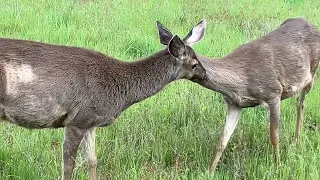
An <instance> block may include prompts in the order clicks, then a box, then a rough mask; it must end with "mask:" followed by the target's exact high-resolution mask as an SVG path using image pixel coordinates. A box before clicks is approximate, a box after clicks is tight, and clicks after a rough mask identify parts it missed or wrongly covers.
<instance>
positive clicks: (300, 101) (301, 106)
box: [295, 81, 313, 140]
mask: <svg viewBox="0 0 320 180" xmlns="http://www.w3.org/2000/svg"><path fill="white" fill-rule="evenodd" d="M312 86H313V81H312V82H310V83H309V84H308V85H307V86H306V87H304V88H303V89H302V91H301V92H300V95H299V97H298V102H297V125H296V136H295V138H296V140H299V137H300V134H301V129H302V126H303V114H304V113H303V112H304V99H305V97H306V95H307V94H308V92H309V91H310V90H311V88H312Z"/></svg>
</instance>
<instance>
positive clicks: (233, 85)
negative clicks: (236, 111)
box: [196, 56, 246, 99]
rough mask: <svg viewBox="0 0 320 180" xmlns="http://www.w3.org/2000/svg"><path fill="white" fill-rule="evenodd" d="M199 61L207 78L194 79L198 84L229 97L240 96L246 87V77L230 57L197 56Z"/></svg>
mask: <svg viewBox="0 0 320 180" xmlns="http://www.w3.org/2000/svg"><path fill="white" fill-rule="evenodd" d="M198 59H199V61H200V63H201V64H202V66H203V67H204V68H205V70H206V74H207V78H206V79H205V80H201V81H196V82H197V83H199V84H200V85H202V86H204V87H206V88H209V89H211V90H214V91H217V92H219V93H221V94H223V95H224V96H226V97H228V98H229V99H234V98H237V97H239V96H241V95H242V94H241V93H242V92H244V89H245V88H246V87H245V86H246V78H245V76H244V72H243V71H242V70H243V68H241V67H238V65H239V64H238V63H236V62H235V61H233V60H232V59H226V58H221V59H209V58H206V57H203V56H199V57H198Z"/></svg>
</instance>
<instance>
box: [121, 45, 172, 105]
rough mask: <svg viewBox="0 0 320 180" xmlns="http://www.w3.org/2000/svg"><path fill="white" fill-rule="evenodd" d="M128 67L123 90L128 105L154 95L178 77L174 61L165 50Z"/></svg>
mask: <svg viewBox="0 0 320 180" xmlns="http://www.w3.org/2000/svg"><path fill="white" fill-rule="evenodd" d="M128 65H129V68H128V69H129V71H128V72H127V73H126V78H127V79H128V81H126V82H128V83H127V84H126V88H125V89H126V91H127V92H126V93H127V95H128V96H127V98H129V99H127V101H128V102H129V103H130V104H131V103H136V102H139V101H141V100H143V99H146V98H148V97H150V96H152V95H154V94H156V93H157V92H159V91H160V90H161V89H163V88H164V87H165V86H166V85H167V84H169V83H170V82H172V81H174V80H176V79H177V76H178V70H177V67H176V65H175V61H174V59H173V58H172V57H171V56H170V54H169V52H168V51H167V50H163V51H160V52H158V53H155V54H153V55H151V56H150V57H147V58H145V59H142V60H139V61H137V62H133V63H129V64H128Z"/></svg>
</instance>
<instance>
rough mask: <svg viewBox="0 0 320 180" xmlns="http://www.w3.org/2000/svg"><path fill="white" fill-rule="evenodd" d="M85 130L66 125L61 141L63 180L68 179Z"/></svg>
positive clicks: (70, 176)
mask: <svg viewBox="0 0 320 180" xmlns="http://www.w3.org/2000/svg"><path fill="white" fill-rule="evenodd" d="M85 132H86V130H83V129H79V128H77V127H66V130H65V135H64V141H63V155H62V156H63V170H62V171H63V172H62V174H63V176H62V179H63V180H70V179H71V178H72V172H73V169H74V164H75V160H76V156H77V151H78V148H79V145H80V142H81V140H82V139H83V136H84V134H85Z"/></svg>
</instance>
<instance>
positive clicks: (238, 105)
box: [193, 18, 320, 172]
mask: <svg viewBox="0 0 320 180" xmlns="http://www.w3.org/2000/svg"><path fill="white" fill-rule="evenodd" d="M193 30H194V31H195V32H202V34H204V31H205V28H204V27H203V26H201V25H199V26H196V27H195V28H194V29H193ZM198 59H199V61H200V63H201V64H202V65H203V67H204V68H205V69H206V73H207V78H206V79H204V80H194V81H195V82H197V83H199V84H200V85H202V86H204V87H207V88H209V89H211V90H214V91H217V92H219V93H221V94H222V95H223V96H224V99H225V103H226V105H227V107H228V109H227V117H226V124H225V127H224V130H223V132H222V134H221V137H220V141H219V143H218V145H217V147H216V154H215V156H213V158H212V162H211V167H210V171H211V172H214V171H215V169H216V166H217V164H218V161H219V159H220V157H221V156H222V153H223V151H224V149H225V148H226V146H227V143H228V141H229V139H230V137H231V135H232V133H233V131H234V129H235V127H236V125H237V123H238V120H239V117H240V114H241V110H242V108H247V107H254V106H258V105H261V104H262V105H265V106H266V107H267V108H268V110H269V120H270V140H271V143H272V145H273V148H274V157H275V162H276V164H279V163H280V155H279V123H280V101H281V100H283V99H286V98H289V97H292V96H293V95H295V94H297V93H300V96H299V98H298V105H297V124H296V139H298V138H299V136H300V132H301V128H302V125H303V107H304V105H303V103H304V99H305V96H306V94H307V93H308V92H309V91H310V89H311V88H312V86H313V82H314V78H315V73H316V70H317V68H318V64H319V59H320V33H319V32H318V31H317V30H316V27H315V26H314V25H312V24H311V23H310V22H308V21H307V20H306V19H304V18H292V19H288V20H286V21H285V22H284V23H282V24H281V26H280V27H279V28H278V29H276V30H275V31H273V32H270V33H268V34H266V35H265V36H263V37H260V38H258V39H256V40H254V41H252V42H249V43H246V44H244V45H241V46H240V47H239V48H237V49H235V50H234V51H233V52H232V53H231V54H229V55H227V56H225V57H223V58H221V59H209V58H207V57H203V56H199V55H198Z"/></svg>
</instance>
